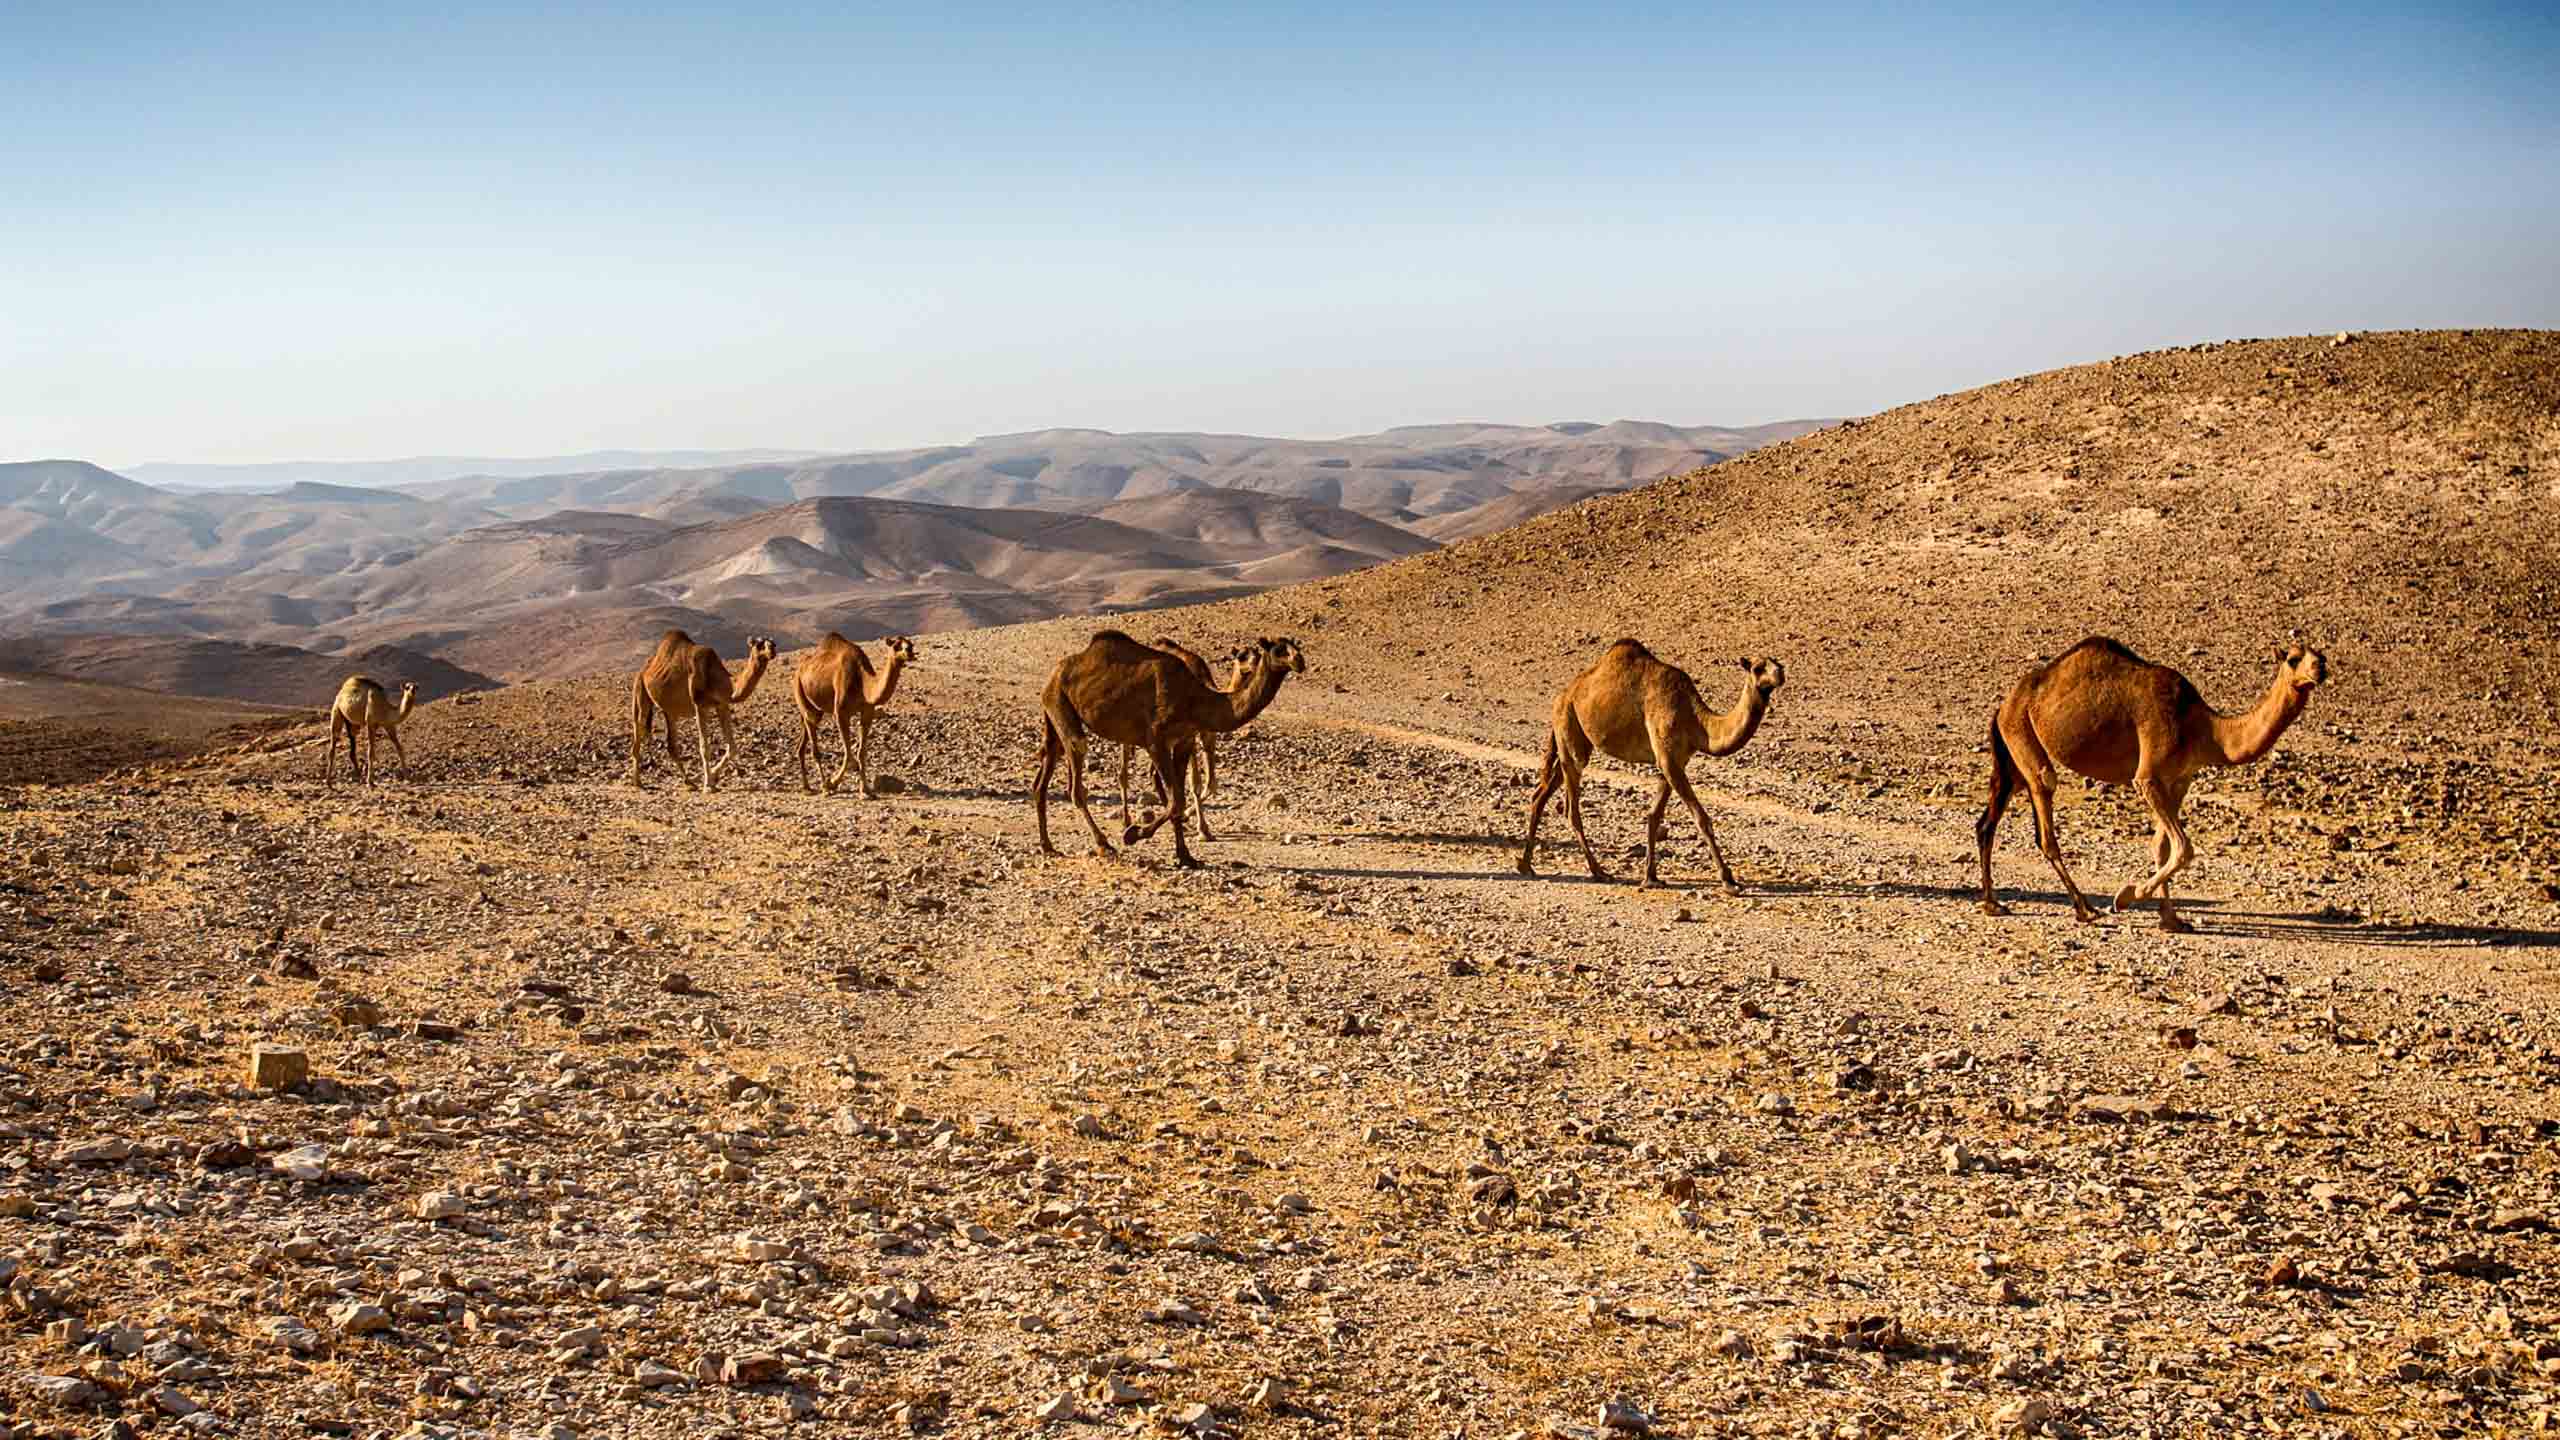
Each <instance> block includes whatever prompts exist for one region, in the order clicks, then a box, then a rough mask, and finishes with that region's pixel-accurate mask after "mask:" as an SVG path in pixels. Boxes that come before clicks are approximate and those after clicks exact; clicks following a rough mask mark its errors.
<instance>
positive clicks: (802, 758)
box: [791, 708, 827, 795]
mask: <svg viewBox="0 0 2560 1440" xmlns="http://www.w3.org/2000/svg"><path fill="white" fill-rule="evenodd" d="M817 749H818V727H817V725H816V723H815V722H813V721H812V720H811V719H810V717H809V712H808V710H807V709H805V708H803V709H802V710H801V712H800V743H799V744H797V745H794V746H792V747H791V758H792V759H793V760H795V761H798V762H799V765H800V793H801V794H803V795H808V794H814V793H816V791H817V788H818V787H816V786H815V785H812V784H810V783H809V757H810V756H811V755H813V754H816V753H817ZM826 768H827V757H826V756H824V755H819V756H818V769H819V770H820V771H821V772H824V771H825V769H826Z"/></svg>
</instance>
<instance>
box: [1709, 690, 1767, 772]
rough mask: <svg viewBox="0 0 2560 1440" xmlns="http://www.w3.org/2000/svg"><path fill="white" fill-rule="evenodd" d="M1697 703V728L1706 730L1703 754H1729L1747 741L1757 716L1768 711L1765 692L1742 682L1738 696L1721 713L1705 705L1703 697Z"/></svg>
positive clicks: (1757, 723) (1757, 718)
mask: <svg viewBox="0 0 2560 1440" xmlns="http://www.w3.org/2000/svg"><path fill="white" fill-rule="evenodd" d="M1697 704H1698V727H1699V728H1700V729H1702V730H1704V731H1706V732H1707V753H1708V754H1710V755H1730V754H1732V753H1733V752H1734V751H1736V750H1739V749H1741V748H1742V747H1743V746H1744V745H1746V744H1749V743H1750V740H1751V736H1752V733H1753V732H1754V731H1757V730H1758V729H1759V728H1760V717H1761V716H1763V715H1766V714H1768V713H1769V692H1767V691H1765V690H1763V689H1761V688H1760V687H1759V686H1758V685H1757V684H1746V685H1745V686H1743V689H1742V699H1741V700H1740V701H1739V702H1738V703H1736V704H1735V705H1734V707H1733V708H1732V709H1730V710H1727V711H1725V712H1724V713H1723V714H1721V715H1719V714H1717V713H1716V712H1715V711H1713V710H1710V709H1708V708H1707V702H1706V699H1705V697H1704V696H1701V697H1699V699H1698V702H1697Z"/></svg>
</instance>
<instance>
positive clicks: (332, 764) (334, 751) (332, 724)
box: [320, 714, 356, 785]
mask: <svg viewBox="0 0 2560 1440" xmlns="http://www.w3.org/2000/svg"><path fill="white" fill-rule="evenodd" d="M355 759H356V747H355V746H354V744H353V743H350V744H349V745H348V746H347V763H348V764H349V765H353V764H354V763H355ZM320 783H321V784H323V785H335V784H337V783H338V717H337V716H336V715H335V714H332V715H330V717H329V753H328V754H327V755H326V756H324V757H322V759H321V761H320Z"/></svg>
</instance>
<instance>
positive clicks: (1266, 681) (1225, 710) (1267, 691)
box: [1202, 665, 1289, 730]
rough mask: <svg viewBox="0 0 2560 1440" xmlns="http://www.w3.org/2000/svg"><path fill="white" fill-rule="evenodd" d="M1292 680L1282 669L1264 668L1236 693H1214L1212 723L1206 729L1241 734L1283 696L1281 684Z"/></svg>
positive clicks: (1212, 696)
mask: <svg viewBox="0 0 2560 1440" xmlns="http://www.w3.org/2000/svg"><path fill="white" fill-rule="evenodd" d="M1288 678H1289V672H1288V671H1287V670H1286V669H1284V668H1282V667H1281V666H1278V665H1264V666H1262V667H1261V668H1260V669H1258V670H1256V671H1255V672H1254V674H1253V677H1252V678H1251V679H1250V680H1248V681H1247V682H1246V683H1245V684H1243V685H1241V686H1238V687H1237V688H1236V689H1234V690H1224V691H1221V690H1212V691H1210V692H1209V694H1210V696H1211V698H1212V701H1213V703H1212V705H1211V706H1210V707H1209V709H1208V715H1207V717H1206V718H1207V719H1208V721H1209V722H1210V723H1208V724H1207V725H1204V726H1203V727H1202V728H1203V729H1207V730H1241V729H1243V728H1244V727H1245V726H1247V725H1250V724H1252V723H1253V717H1255V716H1256V715H1259V714H1261V713H1262V711H1263V708H1264V707H1265V706H1268V705H1269V704H1270V703H1271V702H1272V700H1273V699H1274V698H1276V697H1277V696H1278V695H1279V694H1280V682H1281V681H1283V680H1286V679H1288Z"/></svg>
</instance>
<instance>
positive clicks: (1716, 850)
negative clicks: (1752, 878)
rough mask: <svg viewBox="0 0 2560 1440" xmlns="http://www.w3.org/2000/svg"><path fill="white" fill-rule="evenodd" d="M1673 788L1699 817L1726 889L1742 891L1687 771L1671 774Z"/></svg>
mask: <svg viewBox="0 0 2560 1440" xmlns="http://www.w3.org/2000/svg"><path fill="white" fill-rule="evenodd" d="M1671 788H1672V789H1674V790H1676V791H1678V792H1679V793H1680V800H1681V803H1683V804H1685V805H1687V806H1688V807H1689V813H1690V814H1692V815H1695V816H1696V817H1698V833H1699V834H1701V835H1704V836H1706V837H1707V853H1708V854H1709V855H1712V856H1714V857H1715V861H1716V875H1717V876H1718V878H1720V879H1722V880H1723V881H1724V888H1726V889H1727V890H1739V889H1741V888H1742V882H1741V881H1739V880H1736V879H1734V878H1733V867H1732V866H1730V865H1728V864H1726V863H1725V862H1724V847H1723V846H1721V845H1719V844H1717V843H1716V825H1715V822H1714V821H1712V820H1710V819H1708V818H1707V807H1706V806H1704V805H1701V804H1699V803H1698V792H1697V791H1695V790H1692V789H1690V788H1689V772H1688V771H1687V769H1685V768H1683V769H1677V770H1673V771H1672V772H1671Z"/></svg>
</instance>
